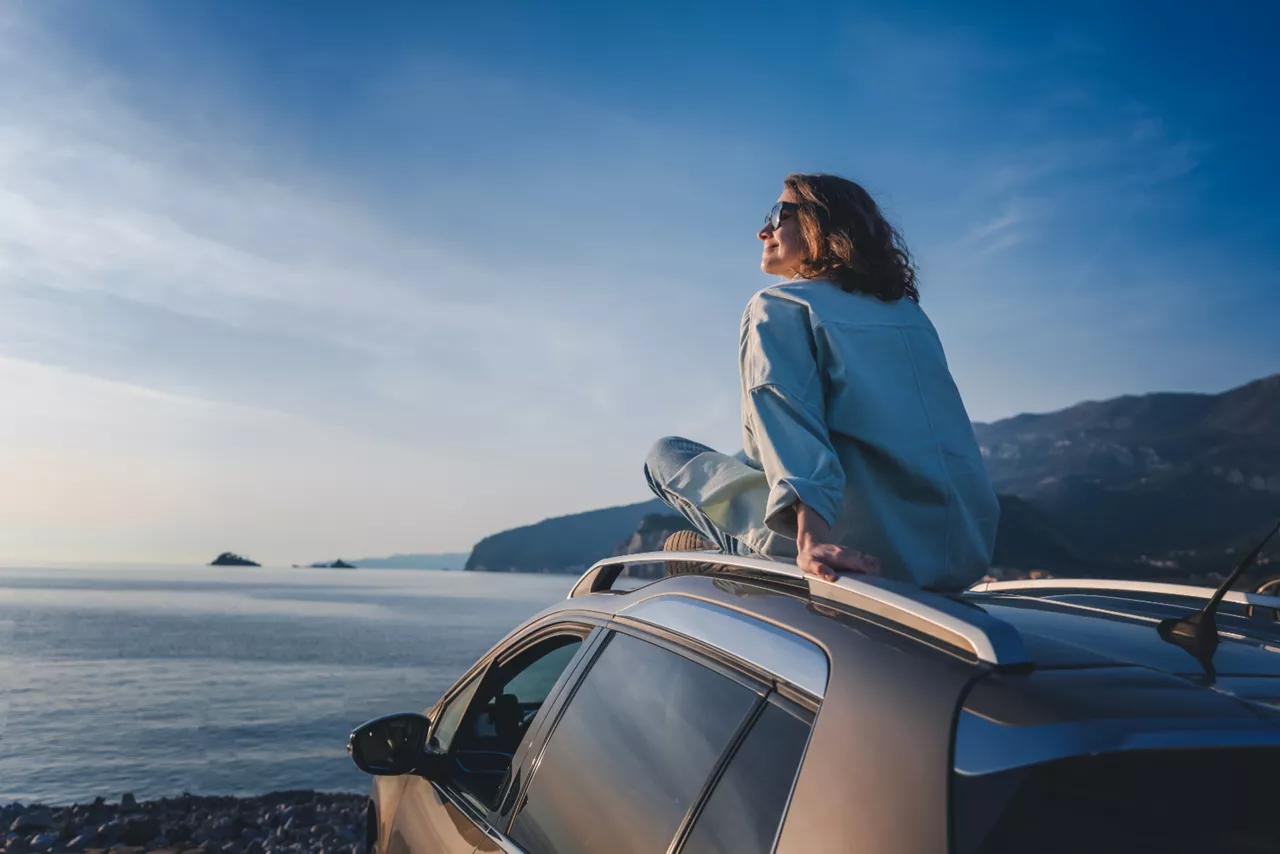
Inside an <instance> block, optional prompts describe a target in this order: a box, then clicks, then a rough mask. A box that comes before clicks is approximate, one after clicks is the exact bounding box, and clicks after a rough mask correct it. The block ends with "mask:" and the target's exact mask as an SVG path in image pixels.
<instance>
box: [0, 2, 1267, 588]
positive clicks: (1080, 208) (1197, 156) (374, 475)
mask: <svg viewBox="0 0 1280 854" xmlns="http://www.w3.org/2000/svg"><path fill="white" fill-rule="evenodd" d="M970 5H971V4H965V6H966V8H964V9H963V10H960V9H957V8H953V4H912V3H900V4H892V6H891V7H889V6H886V4H851V3H840V4H832V5H829V6H820V5H801V6H795V7H785V8H784V7H783V6H782V5H781V4H769V5H753V4H743V3H734V4H699V5H698V6H697V8H696V9H693V10H690V9H688V8H686V7H685V4H675V3H670V4H661V3H646V4H639V5H631V6H625V7H624V6H620V5H614V4H580V5H577V6H572V5H563V6H553V5H551V4H546V3H539V4H532V3H528V4H506V3H484V2H474V3H454V4H426V3H400V4H396V3H384V4H374V5H370V4H356V3H327V2H308V3H300V2H294V3H286V2H279V3H259V2H249V1H248V0H238V1H237V0H218V2H214V0H203V2H200V1H199V0H185V2H182V3H171V2H161V0H155V2H140V0H120V1H119V2H113V3H111V4H105V3H93V2H88V1H87V0H77V2H61V0H55V2H34V0H28V2H18V3H11V4H6V5H5V6H4V8H3V10H0V116H3V118H2V119H0V395H2V396H3V399H4V400H5V401H6V404H7V405H6V407H5V410H6V416H5V417H4V418H3V419H0V477H2V478H3V482H4V483H5V487H6V488H5V489H4V490H3V491H2V492H3V495H2V496H0V518H3V519H4V520H5V522H4V524H3V527H0V561H6V562H15V561H16V562H22V561H45V560H67V561H83V560H104V561H111V560H118V561H130V560H139V561H174V562H183V561H187V562H191V561H197V560H205V559H208V558H209V557H210V556H211V555H212V554H215V553H217V552H218V551H222V550H224V549H235V550H238V551H243V552H246V553H248V554H250V555H252V556H254V557H257V558H259V559H261V560H264V561H267V562H274V563H291V562H300V561H303V560H313V559H319V558H331V557H337V556H345V557H349V558H350V557H358V556H366V555H373V554H385V553H391V552H397V551H399V552H404V551H455V550H457V551H462V550H466V549H468V548H469V547H470V546H471V545H472V544H473V543H474V542H475V541H476V540H477V539H479V538H480V537H482V536H484V535H485V534H488V533H492V532H494V531H497V530H500V529H503V528H506V527H510V526H513V525H517V524H523V523H527V522H531V521H536V520H538V519H541V518H545V517H547V516H553V515H559V514H563V513H569V512H575V511H578V510H585V509H591V508H594V507H599V506H605V505H608V504H616V503H623V502H629V501H635V500H641V499H643V498H645V497H646V495H645V487H644V485H643V480H642V479H641V477H640V474H639V463H640V460H641V459H642V457H643V454H644V452H645V450H646V449H647V447H648V445H649V444H650V443H651V442H652V440H653V439H654V438H656V437H658V436H661V435H666V434H672V433H677V434H683V435H687V436H689V437H691V438H695V439H700V440H702V441H705V442H708V443H709V444H712V445H716V446H719V447H723V448H725V449H736V448H737V447H738V446H739V442H740V438H739V427H738V421H737V419H738V412H737V388H736V383H737V376H736V344H737V334H738V321H739V316H740V313H741V310H742V307H743V306H744V305H745V303H746V301H747V299H748V298H749V297H750V296H751V294H752V293H754V292H755V291H756V290H758V289H759V288H761V287H764V286H766V285H767V284H768V283H769V281H770V280H769V279H768V278H767V277H765V276H763V274H761V273H760V272H759V270H758V267H757V264H758V253H759V250H758V246H757V242H756V240H755V236H754V235H755V229H756V227H757V225H758V223H759V222H760V220H761V219H762V217H763V215H764V213H765V211H767V209H768V207H769V206H770V204H771V203H772V201H773V200H774V198H775V197H776V195H777V193H778V190H779V185H780V181H781V178H782V177H783V176H784V175H785V174H786V173H787V172H789V171H830V172H836V173H840V174H844V175H847V176H848V177H852V178H854V179H856V180H859V181H861V182H863V183H864V184H865V185H866V186H867V187H868V188H869V189H871V190H872V192H873V193H874V194H875V195H876V196H877V197H878V198H879V199H880V200H881V202H882V204H883V205H884V207H885V208H886V210H887V211H888V212H889V214H890V216H891V217H892V219H893V220H894V221H895V222H896V223H897V224H898V225H899V226H900V227H901V229H902V231H903V232H904V234H905V236H906V238H907V241H908V243H909V244H910V245H911V247H912V249H913V251H914V253H915V255H916V258H917V260H918V262H919V265H920V272H921V282H922V294H923V300H922V305H923V306H924V307H925V309H926V311H928V313H929V314H930V316H931V317H932V318H933V320H934V322H935V324H936V325H937V326H938V329H939V332H940V334H941V336H942V339H943V342H944V344H945V346H946V348H947V352H948V357H949V359H950V362H951V366H952V370H953V372H954V374H955V376H956V379H957V382H958V383H959V385H960V388H961V391H962V393H963V395H964V398H965V401H966V403H967V405H968V407H969V411H970V414H971V415H972V416H973V417H974V419H975V420H993V419H996V418H1001V417H1005V416H1009V415H1013V414H1016V413H1019V412H1025V411H1047V410H1053V409H1057V408H1061V407H1063V406H1068V405H1070V404H1072V403H1076V402H1079V401H1081V400H1086V399H1100V398H1106V397H1112V396H1115V395H1119V394H1124V393H1140V392H1146V391H1156V390H1186V391H1219V390H1223V389H1226V388H1229V387H1232V386H1235V385H1239V384H1241V383H1244V382H1247V381H1249V380H1250V379H1254V378H1257V377H1260V376H1263V375H1267V374H1271V373H1274V372H1276V371H1277V370H1280V336H1277V334H1276V321H1275V318H1276V317H1277V314H1278V313H1280V289H1277V275H1276V270H1277V267H1278V266H1280V264H1278V262H1280V241H1278V240H1277V237H1278V236H1280V214H1278V213H1277V210H1276V207H1275V204H1276V203H1275V200H1276V199H1277V198H1280V192H1278V191H1280V166H1278V165H1277V161H1276V158H1275V157H1274V154H1273V152H1274V151H1275V150H1277V149H1280V118H1278V117H1280V109H1278V108H1280V104H1277V100H1280V96H1278V95H1277V92H1278V91H1280V90H1277V88H1276V86H1275V80H1276V79H1277V77H1278V76H1280V75H1278V74H1277V68H1276V62H1275V60H1274V59H1273V58H1272V57H1271V48H1270V46H1269V45H1268V44H1267V41H1266V40H1267V38H1268V35H1267V34H1268V33H1273V32H1275V27H1276V24H1277V23H1278V21H1277V20H1276V17H1277V13H1275V12H1271V11H1267V10H1265V9H1264V7H1263V5H1262V4H1258V5H1257V7H1256V8H1255V9H1254V10H1250V9H1248V8H1246V7H1245V6H1244V5H1241V4H1230V5H1227V6H1222V7H1221V8H1217V9H1215V10H1214V12H1213V14H1212V15H1209V14H1207V13H1205V12H1204V11H1203V9H1204V7H1203V6H1202V5H1201V4H1191V3H1162V4H1145V5H1138V4H1116V3H1108V4H1073V5H1072V6H1071V7H1070V13H1069V14H1065V13H1063V12H1062V11H1058V12H1054V13H1049V12H1047V11H1041V10H1039V9H1035V8H1026V6H1027V5H1028V4H1007V5H999V4H996V5H987V6H984V7H983V8H982V9H981V10H974V9H973V8H968V7H969V6H970ZM601 6H604V7H605V8H600V7H601Z"/></svg>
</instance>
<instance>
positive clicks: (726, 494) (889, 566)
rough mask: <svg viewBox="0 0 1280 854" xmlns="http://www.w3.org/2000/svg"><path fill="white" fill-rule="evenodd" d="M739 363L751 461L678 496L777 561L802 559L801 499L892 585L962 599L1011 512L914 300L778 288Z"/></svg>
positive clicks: (692, 484)
mask: <svg viewBox="0 0 1280 854" xmlns="http://www.w3.org/2000/svg"><path fill="white" fill-rule="evenodd" d="M739 367H740V371H741V375H742V436H743V446H744V449H745V451H746V456H747V457H748V458H749V460H750V462H751V463H753V464H754V465H751V464H746V463H743V462H741V461H739V460H737V459H734V458H733V457H731V456H729V455H727V454H721V453H717V452H708V453H703V454H700V455H698V456H697V457H695V458H694V459H693V460H692V461H690V462H689V463H688V464H687V465H686V466H684V467H683V468H682V469H681V470H680V471H679V472H678V473H677V474H676V476H675V478H674V479H673V480H672V482H671V483H670V484H668V488H670V489H671V490H672V491H673V492H675V493H676V494H678V495H680V496H681V497H682V498H685V499H687V500H688V501H690V502H692V503H693V504H694V505H696V506H697V507H698V508H699V509H701V510H702V511H703V512H704V513H706V514H707V516H708V517H710V518H711V520H712V521H713V522H715V523H716V524H717V525H718V526H719V527H720V528H722V529H723V530H725V531H727V532H728V533H730V534H732V535H734V536H737V537H739V538H740V539H741V540H742V541H743V542H745V543H746V544H747V545H748V546H750V547H751V548H752V549H754V550H755V551H757V552H759V553H761V554H764V555H768V556H774V557H794V556H795V554H796V541H795V537H796V509H795V503H796V502H797V501H800V502H803V503H804V504H805V505H806V506H808V507H810V508H812V509H813V510H814V511H816V512H817V513H818V514H819V515H820V516H822V518H823V519H825V520H826V521H827V522H828V524H830V525H831V528H832V533H833V535H834V537H835V539H836V541H837V542H840V543H843V544H844V545H847V546H850V547H852V548H855V549H858V550H860V551H864V552H867V553H868V554H872V555H875V556H876V557H877V558H879V559H880V562H881V565H882V566H883V568H884V572H885V575H886V576H888V577H890V578H896V579H899V580H902V581H911V582H914V583H916V584H918V585H920V586H922V587H928V588H931V589H937V590H955V589H961V588H964V587H967V586H968V585H969V584H971V583H973V582H974V581H977V580H978V579H979V578H981V577H982V575H983V574H985V572H986V570H987V569H988V567H989V566H990V562H991V555H992V551H993V549H994V548H995V536H996V525H997V523H998V522H999V519H1000V506H999V504H998V503H997V501H996V495H995V491H994V490H993V489H992V487H991V481H990V480H989V478H988V476H987V471H986V467H985V466H984V465H983V461H982V455H981V453H980V451H979V449H978V444H977V441H976V440H975V439H974V434H973V426H972V424H971V423H970V421H969V416H968V414H967V413H966V412H965V408H964V403H963V402H962V401H961V399H960V393H959V391H958V390H957V389H956V386H955V382H954V381H953V380H952V378H951V372H950V370H949V369H948V368H947V361H946V357H945V355H944V354H943V352H942V344H941V342H940V341H939V340H938V335H937V332H936V331H935V330H934V328H933V324H932V323H930V322H929V318H928V317H926V316H925V314H924V312H923V311H922V310H921V309H920V307H919V306H918V305H917V304H916V303H914V302H912V301H910V300H907V299H901V300H898V301H897V302H891V303H887V302H882V301H880V300H878V299H876V298H875V297H870V296H863V295H861V294H850V293H846V292H844V291H842V290H840V288H839V287H838V286H836V285H834V284H832V283H831V282H828V281H823V280H793V281H789V282H785V283H782V284H779V285H774V286H772V287H769V288H766V289H764V290H763V291H760V292H759V293H758V294H756V295H755V296H754V297H753V298H752V299H751V302H750V303H748V305H747V309H746V311H745V312H744V314H743V317H742V336H741V344H740V349H739Z"/></svg>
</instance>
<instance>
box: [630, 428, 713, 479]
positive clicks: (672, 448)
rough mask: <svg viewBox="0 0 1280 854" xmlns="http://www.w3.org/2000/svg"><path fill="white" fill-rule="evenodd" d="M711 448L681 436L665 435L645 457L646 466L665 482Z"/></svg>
mask: <svg viewBox="0 0 1280 854" xmlns="http://www.w3.org/2000/svg"><path fill="white" fill-rule="evenodd" d="M707 450H709V448H707V447H706V446H705V445H700V444H698V443H697V442H693V441H690V440H689V439H685V438H683V437H681V436H663V437H662V438H661V439H659V440H658V441H656V442H654V443H653V447H652V448H650V449H649V454H648V456H646V457H645V460H644V464H645V468H646V469H647V470H648V471H649V472H650V473H651V474H653V475H654V476H656V477H657V478H658V479H660V480H661V481H663V482H666V481H667V480H669V479H670V478H671V477H672V475H674V474H675V473H676V472H677V471H679V470H680V469H681V468H682V467H683V466H684V464H685V463H687V462H689V460H691V459H693V458H694V457H696V456H698V454H701V453H703V452H704V451H707Z"/></svg>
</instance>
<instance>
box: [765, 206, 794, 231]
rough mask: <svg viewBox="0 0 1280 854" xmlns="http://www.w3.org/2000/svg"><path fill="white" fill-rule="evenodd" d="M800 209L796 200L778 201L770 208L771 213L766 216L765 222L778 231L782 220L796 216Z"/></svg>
mask: <svg viewBox="0 0 1280 854" xmlns="http://www.w3.org/2000/svg"><path fill="white" fill-rule="evenodd" d="M798 210H800V206H799V205H797V204H796V203H795V202H778V203H777V204H776V205H774V206H773V207H772V208H771V209H770V210H769V215H768V216H766V217H765V218H764V224H765V225H767V226H768V227H769V228H770V229H771V230H773V231H777V230H778V226H780V225H782V221H783V220H785V219H790V218H791V217H793V216H795V215H796V211H798Z"/></svg>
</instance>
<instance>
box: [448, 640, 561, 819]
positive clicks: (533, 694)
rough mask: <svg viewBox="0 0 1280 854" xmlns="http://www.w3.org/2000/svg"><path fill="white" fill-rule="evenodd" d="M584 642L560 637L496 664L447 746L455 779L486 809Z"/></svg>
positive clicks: (475, 695) (457, 783)
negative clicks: (532, 726)
mask: <svg viewBox="0 0 1280 854" xmlns="http://www.w3.org/2000/svg"><path fill="white" fill-rule="evenodd" d="M582 640H583V639H582V637H581V636H580V635H577V634H572V635H556V636H555V637H552V638H548V639H547V640H545V641H542V642H541V643H538V644H536V645H535V646H533V647H531V648H530V649H528V650H525V651H524V652H522V653H521V654H519V655H518V656H516V657H515V658H514V659H513V660H511V661H509V662H506V663H504V664H503V665H501V666H499V667H495V668H491V670H490V672H489V674H488V675H487V676H486V677H485V679H484V681H483V683H482V684H481V685H480V688H479V690H478V691H476V692H474V697H473V698H472V699H471V703H470V708H469V709H468V710H467V713H466V714H465V715H464V716H463V717H462V722H461V725H460V726H459V727H458V729H457V733H456V735H455V736H454V738H453V740H452V743H450V744H449V746H448V752H449V754H450V756H451V757H452V759H453V767H454V772H453V773H454V777H453V778H452V780H451V782H453V783H455V784H456V785H457V786H458V787H460V788H461V789H463V790H465V791H467V792H469V793H470V794H472V795H474V796H475V797H476V798H477V799H479V800H480V802H481V803H483V804H484V805H485V806H487V807H493V806H494V805H495V804H496V803H497V796H498V792H499V791H500V790H501V787H502V783H503V781H504V780H505V779H506V778H507V773H508V772H509V771H510V769H511V762H512V760H513V759H514V757H515V754H516V751H517V750H518V749H519V747H520V743H521V742H522V741H523V740H524V737H525V733H527V732H528V731H529V727H530V726H531V725H532V723H533V721H534V718H536V717H537V715H538V712H539V710H541V708H542V704H543V703H544V702H545V701H546V699H547V697H548V695H549V694H550V693H551V689H552V688H553V687H554V686H555V684H556V681H557V680H558V679H559V678H560V676H561V674H562V673H564V671H565V670H566V669H567V668H568V666H569V662H571V661H572V660H573V657H574V656H575V655H577V653H578V651H579V650H580V649H581V648H582Z"/></svg>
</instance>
